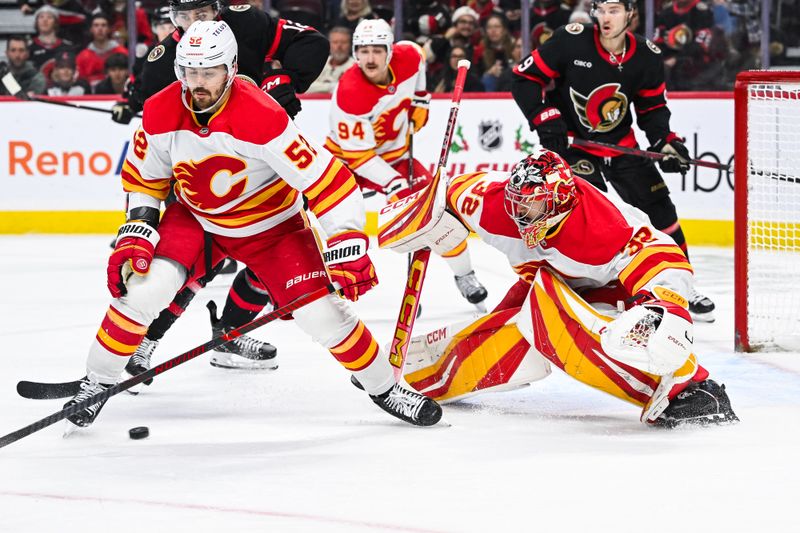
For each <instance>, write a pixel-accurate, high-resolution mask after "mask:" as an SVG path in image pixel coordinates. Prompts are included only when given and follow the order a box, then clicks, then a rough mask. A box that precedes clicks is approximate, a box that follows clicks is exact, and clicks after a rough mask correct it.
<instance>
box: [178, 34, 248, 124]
mask: <svg viewBox="0 0 800 533" xmlns="http://www.w3.org/2000/svg"><path fill="white" fill-rule="evenodd" d="M238 51H239V48H238V45H237V44H236V37H234V35H233V31H232V30H231V28H230V26H228V24H227V23H226V22H224V21H216V20H203V21H198V22H195V23H194V24H192V25H191V26H189V29H188V30H186V33H184V34H183V37H181V40H180V42H178V47H177V49H176V51H175V76H176V77H177V78H178V79H179V80H180V82H181V84H182V85H183V91H184V97H183V98H182V100H183V105H184V106H186V108H187V109H189V104H188V103H187V102H186V100H187V99H186V97H185V92H186V90H187V88H188V86H187V83H186V68H187V67H188V68H209V67H216V66H219V65H225V67H226V68H227V69H228V77H227V80H226V83H225V91H227V90H228V89H229V88H230V86H231V84H232V83H233V80H234V78H235V77H236V69H237V65H236V57H237V54H238ZM225 91H223V93H222V94H223V95H224V94H225ZM221 99H222V96H220V100H221ZM217 103H219V100H217V102H214V104H213V105H212V106H211V107H209V108H207V109H203V110H195V111H196V112H199V113H204V112H206V111H209V110H210V109H212V108H213V107H214V106H216V105H217ZM190 110H191V109H190Z"/></svg>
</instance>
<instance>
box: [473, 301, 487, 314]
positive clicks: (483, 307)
mask: <svg viewBox="0 0 800 533" xmlns="http://www.w3.org/2000/svg"><path fill="white" fill-rule="evenodd" d="M472 305H474V306H475V309H477V310H478V311H479V312H480V313H482V314H485V313H486V304H484V303H483V302H478V303H476V304H472Z"/></svg>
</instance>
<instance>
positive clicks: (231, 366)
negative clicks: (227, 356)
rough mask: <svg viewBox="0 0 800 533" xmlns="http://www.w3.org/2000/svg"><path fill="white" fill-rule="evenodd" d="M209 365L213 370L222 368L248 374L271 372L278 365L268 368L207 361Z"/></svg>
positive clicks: (271, 365)
mask: <svg viewBox="0 0 800 533" xmlns="http://www.w3.org/2000/svg"><path fill="white" fill-rule="evenodd" d="M209 364H210V365H211V366H213V367H215V368H222V369H224V370H247V371H250V372H271V371H273V370H277V369H278V363H277V362H276V363H274V364H270V365H269V366H253V365H248V364H245V363H242V364H238V363H230V362H228V363H223V362H220V361H214V360H213V359H212V360H211V361H209Z"/></svg>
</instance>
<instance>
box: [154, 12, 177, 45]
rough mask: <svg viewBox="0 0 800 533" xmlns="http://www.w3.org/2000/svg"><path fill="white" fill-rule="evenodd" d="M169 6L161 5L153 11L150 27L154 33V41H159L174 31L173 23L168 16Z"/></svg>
mask: <svg viewBox="0 0 800 533" xmlns="http://www.w3.org/2000/svg"><path fill="white" fill-rule="evenodd" d="M169 12H170V9H169V6H161V7H159V8H158V9H156V10H155V11H154V12H153V22H152V24H151V26H150V27H151V29H152V30H153V33H154V34H155V42H157V43H160V42H161V41H163V40H164V39H166V38H167V37H168V36H169V35H170V34H171V33H172V32H174V31H175V25H174V24H173V23H172V19H171V18H170V14H169Z"/></svg>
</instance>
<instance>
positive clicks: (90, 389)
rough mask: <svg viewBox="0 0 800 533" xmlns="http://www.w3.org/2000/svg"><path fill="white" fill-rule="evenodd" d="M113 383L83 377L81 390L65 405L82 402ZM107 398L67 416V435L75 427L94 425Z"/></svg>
mask: <svg viewBox="0 0 800 533" xmlns="http://www.w3.org/2000/svg"><path fill="white" fill-rule="evenodd" d="M112 385H113V383H112V384H104V383H98V382H97V381H95V380H94V379H92V378H88V377H86V378H83V379H82V380H81V390H80V391H78V394H76V395H75V397H74V398H72V399H71V400H70V401H68V402H67V403H65V404H64V407H65V408H66V407H69V406H71V405H74V404H76V403H78V402H82V401H83V400H85V399H87V398H90V397H92V396H94V395H95V394H98V393H100V392H103V391H104V390H106V389H107V388H109V387H111V386H112ZM106 401H107V400H103V401H101V402H97V403H93V404H92V405H90V406H88V407H85V408H84V409H83V410H81V411H78V412H77V413H75V414H74V415H70V416H68V417H67V429H66V431H65V436H66V435H69V434H70V433H72V432H73V431H75V429H77V428H79V427H81V428H85V427H88V426H90V425H92V422H94V420H95V418H97V415H98V414H99V413H100V409H102V408H103V406H104V405H105V404H106Z"/></svg>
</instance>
